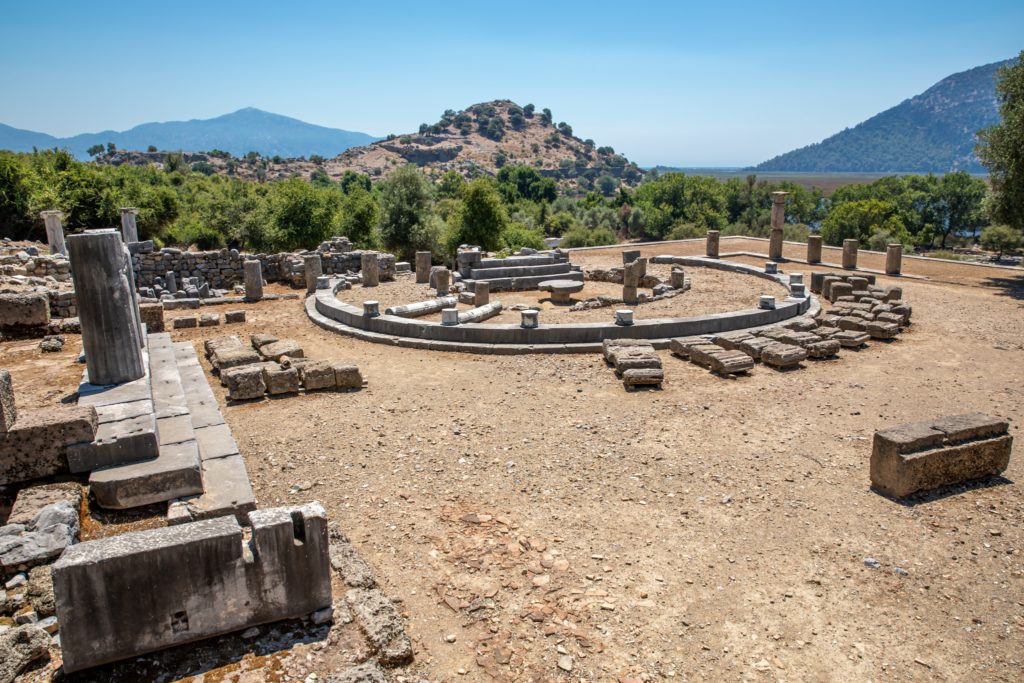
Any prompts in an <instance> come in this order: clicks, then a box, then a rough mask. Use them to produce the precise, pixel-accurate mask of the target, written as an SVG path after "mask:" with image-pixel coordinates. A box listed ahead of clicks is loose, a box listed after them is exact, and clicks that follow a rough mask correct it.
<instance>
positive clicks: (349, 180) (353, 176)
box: [339, 170, 370, 194]
mask: <svg viewBox="0 0 1024 683" xmlns="http://www.w3.org/2000/svg"><path fill="white" fill-rule="evenodd" d="M339 184H340V185H341V190H342V192H344V193H345V194H350V193H351V192H352V190H354V189H355V188H357V187H361V188H363V189H364V190H366V191H367V192H369V191H370V176H368V175H366V174H364V173H356V172H355V171H352V170H346V171H345V173H344V175H342V176H341V181H340V182H339Z"/></svg>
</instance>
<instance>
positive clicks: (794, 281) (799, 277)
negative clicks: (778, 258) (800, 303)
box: [789, 273, 804, 285]
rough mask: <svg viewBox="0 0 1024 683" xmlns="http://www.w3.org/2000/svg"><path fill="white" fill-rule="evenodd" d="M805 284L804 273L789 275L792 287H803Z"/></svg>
mask: <svg viewBox="0 0 1024 683" xmlns="http://www.w3.org/2000/svg"><path fill="white" fill-rule="evenodd" d="M803 283H804V274H803V273H790V274H789V284H791V285H802V284H803Z"/></svg>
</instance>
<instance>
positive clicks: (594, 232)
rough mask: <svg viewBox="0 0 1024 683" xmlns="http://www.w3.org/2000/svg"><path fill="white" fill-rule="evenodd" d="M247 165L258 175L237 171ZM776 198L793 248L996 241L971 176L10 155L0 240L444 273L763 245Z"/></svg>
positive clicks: (2, 158)
mask: <svg viewBox="0 0 1024 683" xmlns="http://www.w3.org/2000/svg"><path fill="white" fill-rule="evenodd" d="M526 113H527V112H526V111H525V110H524V111H523V115H524V116H525V115H526ZM531 113H532V112H531ZM533 115H535V116H536V115H537V114H533ZM488 125H490V124H488ZM588 142H589V141H588ZM250 162H252V163H257V162H256V161H253V159H244V160H241V161H240V162H239V163H250ZM264 177H265V176H264ZM780 190H781V191H785V192H788V193H789V194H788V197H787V200H786V204H787V207H786V212H787V224H786V227H785V235H786V239H788V240H796V241H803V240H805V239H806V237H807V235H808V234H810V232H811V231H820V233H821V234H822V235H823V236H824V238H825V241H826V243H828V244H836V245H838V244H841V243H842V240H843V239H847V238H850V237H855V238H857V239H859V240H860V242H861V244H862V246H863V247H865V248H868V247H874V248H884V246H885V244H886V243H887V242H888V241H891V240H898V241H902V242H905V243H908V244H913V243H923V244H929V245H930V244H932V243H933V242H935V241H941V242H942V243H943V244H944V243H945V238H946V237H947V236H948V235H950V234H961V235H963V234H974V233H975V232H976V231H977V230H979V229H980V228H981V227H984V226H985V225H987V219H986V214H985V211H984V208H985V195H986V186H985V183H984V182H982V181H980V180H977V179H974V178H972V177H971V176H970V175H969V174H967V173H966V172H963V171H960V172H957V173H951V174H947V175H945V176H942V177H939V176H935V175H927V176H905V177H902V178H897V177H887V178H883V179H881V180H879V181H877V182H874V183H871V184H869V185H853V186H844V187H841V188H839V189H838V190H837V191H836V192H835V193H834V194H833V195H832V197H830V198H829V197H824V196H823V194H822V192H821V191H820V190H817V189H815V190H812V191H809V190H806V189H805V188H803V187H801V186H800V185H797V184H796V183H791V182H787V181H783V182H781V183H770V182H766V181H758V180H757V178H756V176H754V175H750V176H748V177H747V178H745V179H737V178H734V179H730V180H729V181H727V182H724V183H723V182H719V181H718V180H715V179H714V178H709V177H704V176H688V175H685V174H683V173H665V174H662V175H660V176H659V175H658V174H657V172H650V173H648V174H647V175H646V176H645V178H644V182H643V184H641V185H640V186H639V187H637V188H636V189H635V190H633V191H631V190H629V189H627V188H626V187H619V188H618V191H617V193H612V196H610V197H606V196H604V195H602V194H600V193H598V192H589V193H588V194H587V195H586V197H584V198H582V199H579V200H576V199H573V198H571V197H568V196H560V195H559V193H558V186H557V184H556V182H555V181H554V180H553V179H551V178H543V177H542V176H541V175H540V173H539V172H538V171H537V169H535V168H533V167H531V166H505V167H504V168H502V169H501V170H500V171H499V172H498V174H497V176H496V177H476V178H471V179H469V180H467V179H466V177H464V176H462V175H461V174H460V173H458V172H457V171H448V172H447V173H445V174H444V175H442V176H440V177H438V178H436V180H432V179H431V177H429V176H428V175H427V174H425V173H424V172H423V171H422V170H420V169H419V168H417V167H416V166H415V165H414V164H409V165H406V166H403V167H401V168H399V169H398V170H397V171H395V172H394V173H393V174H392V175H391V176H389V177H388V178H387V179H386V180H381V181H378V182H376V183H372V184H371V179H370V178H369V177H368V176H365V175H359V174H356V173H354V172H352V171H346V173H345V174H344V176H343V177H341V178H340V179H339V181H338V182H335V181H334V180H332V179H331V177H330V176H328V175H327V174H326V173H320V174H314V175H313V176H312V177H311V178H310V179H309V180H308V181H307V180H305V179H303V178H301V177H299V176H294V177H292V178H289V179H286V180H281V181H275V182H265V181H262V182H250V181H243V180H239V179H236V178H228V177H223V176H220V175H216V174H213V175H208V174H207V173H206V172H205V169H204V168H202V167H200V166H199V164H193V165H192V166H191V167H189V165H188V164H186V163H184V161H183V160H182V159H181V158H180V154H178V153H169V154H168V155H167V157H166V158H165V162H164V164H163V168H162V169H160V170H157V169H156V167H155V166H153V165H150V166H146V167H139V166H128V165H123V166H118V167H112V166H106V165H99V164H85V163H81V162H78V161H76V160H75V159H74V158H73V157H72V156H71V155H70V154H69V153H68V152H66V151H64V150H45V151H37V152H35V153H33V154H14V153H11V152H0V234H2V235H4V236H10V237H13V238H23V237H32V238H40V239H42V238H43V235H44V231H43V226H42V221H41V220H40V218H39V212H40V211H42V210H46V209H60V210H61V211H63V212H64V214H65V218H64V226H65V230H67V231H68V232H80V231H82V230H85V229H87V228H100V227H109V226H112V225H117V224H118V222H119V213H118V209H119V208H120V207H123V206H135V207H138V209H139V213H138V216H137V223H138V226H139V230H140V233H141V236H142V238H143V239H153V240H155V241H156V242H157V243H158V244H172V243H173V244H177V245H182V246H190V245H195V246H196V247H198V248H200V249H212V248H219V247H223V246H235V247H238V248H241V249H245V250H249V251H257V252H260V251H263V252H267V251H271V252H273V251H291V250H294V249H298V248H313V247H315V246H316V245H318V244H319V243H320V242H322V241H324V240H326V239H328V238H330V237H331V236H333V235H346V236H348V237H349V238H350V239H351V240H352V242H353V243H354V244H355V245H356V246H357V247H360V248H376V249H385V250H387V251H389V252H392V253H395V254H396V255H398V256H399V257H400V258H402V259H409V258H411V257H412V256H413V254H414V252H415V251H418V250H430V251H432V252H433V253H434V255H435V258H436V259H437V260H438V261H441V262H443V261H446V260H447V257H449V256H450V255H451V254H453V253H454V251H455V250H456V249H457V247H458V246H459V245H460V244H467V243H468V244H477V245H480V246H482V247H484V248H485V249H487V250H490V251H500V250H502V249H504V248H509V249H518V248H520V247H524V246H528V247H532V248H543V247H544V241H543V240H544V238H545V237H547V236H561V237H563V242H562V245H563V246H565V247H582V246H596V245H604V244H614V243H616V242H618V241H619V240H622V239H626V238H647V239H687V238H698V237H703V236H704V234H705V232H706V231H707V230H711V229H714V230H720V231H721V232H722V234H723V235H751V236H757V237H766V236H767V235H768V232H769V230H770V223H771V207H772V192H775V191H780Z"/></svg>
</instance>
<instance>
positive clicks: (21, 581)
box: [4, 574, 28, 590]
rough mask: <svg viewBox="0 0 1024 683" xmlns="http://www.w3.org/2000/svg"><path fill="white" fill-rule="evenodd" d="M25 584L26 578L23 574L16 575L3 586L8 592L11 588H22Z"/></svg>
mask: <svg viewBox="0 0 1024 683" xmlns="http://www.w3.org/2000/svg"><path fill="white" fill-rule="evenodd" d="M26 583H28V577H26V576H25V575H24V574H17V575H15V577H14V578H13V579H11V580H10V581H8V582H7V583H5V584H4V586H6V587H7V590H10V589H12V588H18V587H19V586H24V585H25V584H26Z"/></svg>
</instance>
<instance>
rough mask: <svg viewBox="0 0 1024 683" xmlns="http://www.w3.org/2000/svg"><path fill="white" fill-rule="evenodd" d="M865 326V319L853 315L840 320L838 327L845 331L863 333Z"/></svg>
mask: <svg viewBox="0 0 1024 683" xmlns="http://www.w3.org/2000/svg"><path fill="white" fill-rule="evenodd" d="M864 325H865V322H864V319H863V318H860V317H855V316H852V315H851V316H845V317H843V318H840V319H839V323H838V324H837V325H836V327H838V328H839V329H840V330H843V331H853V332H863V331H864Z"/></svg>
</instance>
